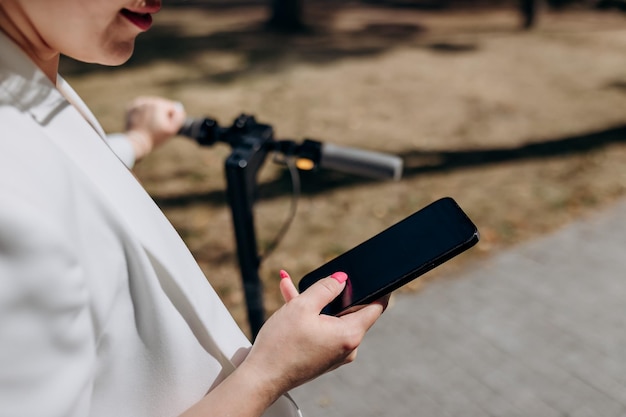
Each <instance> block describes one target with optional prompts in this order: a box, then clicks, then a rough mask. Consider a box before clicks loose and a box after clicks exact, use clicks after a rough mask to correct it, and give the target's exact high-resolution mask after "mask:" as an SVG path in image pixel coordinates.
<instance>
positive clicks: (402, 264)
mask: <svg viewBox="0 0 626 417" xmlns="http://www.w3.org/2000/svg"><path fill="white" fill-rule="evenodd" d="M477 241H478V230H477V228H476V226H475V225H474V224H473V223H472V221H471V220H470V219H469V217H468V216H467V215H466V214H465V213H464V212H463V210H461V208H460V207H459V206H458V204H457V203H456V202H455V201H454V200H453V199H452V198H449V197H446V198H442V199H440V200H437V201H435V202H434V203H432V204H430V205H428V206H426V207H425V208H423V209H421V210H419V211H418V212H416V213H414V214H412V215H411V216H409V217H407V218H405V219H404V220H402V221H400V222H399V223H396V224H395V225H393V226H391V227H389V228H388V229H386V230H385V231H383V232H381V233H379V234H378V235H376V236H374V237H372V238H370V239H369V240H367V241H365V242H363V243H361V244H360V245H358V246H356V247H355V248H353V249H351V250H349V251H348V252H345V253H344V254H342V255H339V256H338V257H337V258H335V259H333V260H331V261H330V262H328V263H327V264H325V265H323V266H321V267H320V268H318V269H316V270H314V271H312V272H310V273H308V274H307V275H305V276H304V277H303V278H302V280H301V281H300V283H299V289H300V291H301V292H302V291H304V290H305V289H306V288H308V287H309V286H311V285H312V284H313V283H314V282H316V281H317V280H319V279H321V278H324V277H326V276H329V275H330V274H332V273H334V272H337V271H342V272H345V273H346V274H348V281H347V284H346V288H345V289H344V291H343V292H342V294H340V295H339V297H337V298H336V299H335V300H334V301H333V302H332V303H330V304H329V305H328V306H327V307H326V308H325V309H324V310H323V311H322V312H323V313H325V314H333V315H336V314H339V313H340V312H342V311H344V310H346V309H347V308H349V307H351V306H354V305H360V304H367V303H370V302H372V301H374V300H376V299H378V298H380V297H382V296H383V295H385V294H387V293H389V292H391V291H393V290H395V289H397V288H399V287H400V286H402V285H404V284H406V283H407V282H409V281H410V280H412V279H415V278H417V277H418V276H420V275H422V274H424V273H425V272H427V271H429V270H431V269H433V268H434V267H436V266H438V265H440V264H441V263H443V262H445V261H447V260H448V259H450V258H452V257H454V256H456V255H457V254H459V253H461V252H463V251H464V250H466V249H468V248H469V247H471V246H473V245H474V244H475V243H476V242H477Z"/></svg>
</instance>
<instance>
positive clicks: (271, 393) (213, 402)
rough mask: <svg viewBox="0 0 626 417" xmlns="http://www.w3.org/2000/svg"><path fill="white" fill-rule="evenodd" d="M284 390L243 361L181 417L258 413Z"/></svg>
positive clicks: (256, 416)
mask: <svg viewBox="0 0 626 417" xmlns="http://www.w3.org/2000/svg"><path fill="white" fill-rule="evenodd" d="M282 394H283V393H282V392H281V391H280V390H277V389H276V386H275V385H274V384H272V383H271V382H270V380H269V379H268V378H267V377H266V374H264V373H263V372H262V371H261V370H257V369H256V368H255V367H254V366H246V365H245V361H244V363H243V364H242V365H241V366H240V367H238V368H237V369H236V370H235V371H234V372H233V373H232V374H230V375H229V376H228V377H227V378H226V379H225V380H224V381H222V382H221V383H220V384H219V385H217V386H216V387H215V388H214V389H213V390H211V391H210V392H209V393H208V394H207V395H206V396H205V397H204V398H202V399H201V400H200V401H199V402H198V403H196V404H195V405H194V406H192V407H191V408H190V409H188V410H187V411H186V412H185V413H183V414H182V415H181V416H180V417H200V416H202V417H213V416H216V417H218V416H219V417H223V416H225V415H233V416H238V417H259V416H261V415H262V414H263V413H264V412H265V410H267V409H268V408H269V407H270V406H271V405H272V404H273V403H274V402H275V401H276V400H277V399H278V398H279V397H280V396H281V395H282Z"/></svg>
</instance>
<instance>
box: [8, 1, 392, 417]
mask: <svg viewBox="0 0 626 417" xmlns="http://www.w3.org/2000/svg"><path fill="white" fill-rule="evenodd" d="M160 6H161V5H160V0H147V1H137V0H0V29H1V32H0V404H2V406H1V407H0V414H1V415H7V416H18V415H19V416H37V417H39V416H42V415H46V416H101V415H102V416H104V415H107V416H110V415H119V416H131V415H132V416H134V417H136V416H174V415H184V416H227V415H232V416H239V417H246V416H260V415H263V414H264V413H265V415H268V416H292V415H298V414H299V411H298V410H297V407H295V406H294V404H293V402H292V401H290V399H289V398H288V396H286V393H287V392H288V390H290V389H292V388H294V387H296V386H298V385H300V384H302V383H304V382H306V381H308V380H310V379H312V378H315V377H316V376H318V375H321V374H323V373H324V372H326V371H328V370H331V369H333V368H336V367H338V366H340V365H342V364H344V363H347V362H350V361H351V360H353V359H354V357H355V355H356V349H357V346H358V345H359V343H360V342H361V340H362V338H363V336H364V334H365V332H366V331H367V330H368V329H369V327H370V326H371V325H372V324H373V323H374V322H375V321H376V319H377V318H378V317H379V316H380V314H381V313H382V311H383V309H384V306H385V304H386V301H381V302H379V303H374V304H372V305H369V306H366V307H364V308H363V309H361V310H360V311H358V312H355V313H351V314H347V315H345V316H343V317H341V318H336V317H329V316H324V315H320V314H319V312H320V310H321V308H322V307H323V306H325V305H326V304H327V303H328V302H330V301H331V300H332V299H333V298H334V297H335V296H337V295H338V294H339V293H340V292H341V290H342V289H343V287H344V286H345V280H346V275H345V274H343V273H336V274H333V276H332V277H328V278H325V279H323V280H321V281H320V282H319V283H317V284H316V285H314V286H313V287H311V288H310V289H308V290H307V291H306V292H304V293H302V294H298V292H297V290H296V288H295V287H294V285H293V283H292V282H291V279H290V278H289V277H288V275H287V274H286V273H284V274H283V278H284V279H283V280H281V284H280V285H281V292H282V294H283V297H284V298H285V301H286V303H285V305H284V306H283V307H282V308H281V309H279V310H278V311H277V312H276V313H275V314H274V315H273V316H272V317H270V319H269V320H268V321H267V323H266V325H265V326H264V327H263V329H262V330H261V331H260V333H259V335H258V337H257V339H256V341H255V343H254V345H253V346H252V347H250V345H249V342H248V341H247V339H246V338H245V337H244V336H243V335H242V333H241V332H240V331H239V329H238V328H237V326H236V324H235V323H234V321H233V320H232V318H231V317H230V315H229V314H228V312H227V311H226V310H225V308H224V306H223V305H222V304H221V302H220V301H219V298H218V297H217V295H216V294H215V292H214V291H213V290H212V288H211V287H210V286H209V284H208V283H207V281H206V279H205V278H204V276H203V275H202V273H201V271H200V269H199V267H198V266H197V264H196V263H195V262H194V260H193V258H192V256H191V255H190V253H189V251H188V250H187V248H186V247H185V246H184V244H183V242H182V241H181V240H180V238H179V237H178V235H177V234H176V232H175V231H174V229H173V228H172V227H171V225H170V224H169V223H168V222H167V221H166V219H165V218H164V216H163V215H162V214H161V213H160V211H159V210H158V208H157V207H156V206H155V205H154V203H153V202H152V200H151V199H150V198H149V196H148V195H147V194H146V193H145V191H144V190H143V189H142V188H141V186H140V185H139V184H138V183H137V181H136V180H135V179H134V177H133V176H132V174H131V173H130V172H129V171H128V169H127V168H126V167H125V166H124V164H123V163H122V162H121V161H120V159H118V158H117V157H116V156H115V154H114V153H113V152H112V151H111V149H110V148H109V147H108V146H107V144H106V142H105V141H104V140H103V139H104V133H103V132H102V129H101V127H100V125H99V124H98V122H97V121H96V120H95V118H94V117H93V115H92V114H91V112H90V111H89V110H88V109H87V107H86V106H85V104H84V103H83V102H82V100H81V99H80V98H79V97H78V96H77V95H76V94H75V93H74V91H73V90H72V89H71V88H70V87H69V86H68V85H67V84H66V83H65V81H64V80H63V79H62V78H60V77H59V76H58V75H57V71H58V64H59V57H60V55H61V54H64V55H68V56H70V57H72V58H74V59H78V60H81V61H85V62H95V63H100V64H106V65H119V64H122V63H123V62H125V61H126V60H127V59H128V58H129V57H130V55H131V54H132V51H133V47H134V40H135V37H136V36H137V35H138V34H140V33H141V32H143V31H145V30H147V29H148V28H149V27H150V25H151V22H152V14H154V13H156V12H157V11H158V10H159V8H160ZM140 114H144V115H146V114H147V115H149V117H148V119H149V120H150V121H151V122H150V123H147V122H146V123H144V122H141V121H139V122H138V125H139V126H141V128H139V132H140V135H139V137H140V136H141V132H143V133H142V134H144V135H154V137H161V138H162V137H167V136H168V135H171V134H172V133H174V132H176V131H177V130H178V128H179V127H180V126H181V124H182V121H183V119H184V112H183V111H182V110H181V109H178V110H177V109H175V108H173V107H172V106H171V105H159V106H153V107H152V108H150V109H148V110H145V112H144V113H140ZM140 119H141V118H140ZM142 129H143V130H142ZM131 136H132V135H131ZM144 139H145V137H144ZM150 140H152V139H150ZM140 141H141V138H140Z"/></svg>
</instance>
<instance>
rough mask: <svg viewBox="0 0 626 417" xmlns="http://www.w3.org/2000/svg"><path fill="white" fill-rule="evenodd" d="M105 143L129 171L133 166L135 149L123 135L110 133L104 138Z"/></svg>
mask: <svg viewBox="0 0 626 417" xmlns="http://www.w3.org/2000/svg"><path fill="white" fill-rule="evenodd" d="M106 142H107V143H108V145H109V147H110V148H111V150H112V151H113V153H115V154H116V155H117V157H118V158H120V160H121V161H122V162H123V163H124V165H126V166H127V167H128V168H129V169H131V168H132V167H133V166H135V162H136V158H135V149H134V148H133V145H132V144H131V143H130V141H129V140H128V138H127V137H126V135H125V134H123V133H110V134H108V135H107V136H106Z"/></svg>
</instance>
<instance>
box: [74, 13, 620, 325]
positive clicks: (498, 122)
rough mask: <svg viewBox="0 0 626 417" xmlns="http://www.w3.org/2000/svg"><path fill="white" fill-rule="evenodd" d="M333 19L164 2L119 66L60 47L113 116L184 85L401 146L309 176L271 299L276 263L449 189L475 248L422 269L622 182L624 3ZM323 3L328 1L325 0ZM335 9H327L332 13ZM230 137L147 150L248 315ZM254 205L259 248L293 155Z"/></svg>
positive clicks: (156, 177)
mask: <svg viewBox="0 0 626 417" xmlns="http://www.w3.org/2000/svg"><path fill="white" fill-rule="evenodd" d="M311 13H313V14H314V17H315V19H321V20H316V21H318V22H324V24H323V25H321V26H319V27H316V28H315V30H312V31H310V32H308V33H305V34H301V35H298V36H289V37H286V36H283V35H278V34H271V33H267V32H266V31H264V30H263V26H262V22H263V21H264V20H265V18H266V11H265V9H264V8H263V7H260V6H254V5H253V6H248V7H239V8H217V7H202V6H198V5H195V6H194V4H193V3H189V4H187V5H186V6H184V7H183V6H179V7H176V8H172V9H170V10H166V11H163V12H162V13H161V14H160V15H159V16H158V19H157V21H156V25H155V27H154V28H153V30H152V31H151V32H150V33H148V34H146V35H144V36H142V37H141V38H140V41H139V42H138V45H137V53H136V55H135V57H134V58H133V59H132V60H131V61H130V62H129V63H128V64H127V65H126V66H124V67H122V68H118V69H106V68H102V67H93V66H90V67H85V66H79V65H76V64H74V63H72V62H67V63H65V64H64V65H65V66H64V68H65V75H66V78H67V79H68V80H69V81H70V82H71V83H72V85H74V87H75V88H76V89H77V90H78V92H79V93H80V94H82V96H83V97H84V98H85V100H86V102H87V103H88V104H89V105H90V106H91V108H92V109H93V110H94V113H95V114H96V115H97V116H98V117H99V118H100V120H101V122H102V124H103V126H104V127H105V129H107V130H109V131H115V130H119V129H121V128H122V127H123V114H124V103H125V102H127V101H128V100H130V99H131V98H133V97H135V96H136V95H146V94H156V95H163V96H166V97H170V98H172V99H176V100H180V101H181V102H183V103H184V104H185V106H186V109H187V111H188V112H189V114H190V115H194V116H203V115H210V116H212V117H214V118H216V119H217V120H218V121H220V123H221V124H223V125H228V124H230V122H231V121H232V120H233V119H234V118H235V117H236V116H237V115H238V114H240V113H242V112H245V113H249V114H253V115H255V116H256V117H257V119H258V120H260V121H262V122H266V123H270V124H272V125H273V127H274V129H275V131H276V136H277V137H278V138H292V139H296V140H300V139H303V138H305V137H309V138H315V139H318V140H322V141H327V142H332V143H336V144H341V145H348V146H358V147H362V148H365V149H371V150H378V151H383V152H390V153H393V154H396V155H399V156H401V157H402V158H403V159H404V162H405V172H404V177H403V179H402V180H400V181H398V182H380V181H378V182H377V181H370V180H364V179H359V178H355V177H352V176H348V175H339V174H336V173H328V172H315V173H307V175H303V176H302V196H301V197H300V199H299V206H298V211H297V214H296V217H295V219H294V221H293V224H292V226H291V228H290V229H289V231H288V233H287V235H286V236H285V238H284V240H283V241H282V242H281V243H280V245H279V246H278V248H277V249H276V251H275V252H274V253H273V254H272V256H271V257H269V258H268V259H266V260H265V261H264V263H263V264H262V267H261V276H262V277H263V280H264V286H265V293H266V295H265V304H266V308H267V310H268V312H271V311H272V310H274V309H275V308H277V307H278V306H279V305H280V303H281V300H280V298H279V294H278V291H277V289H278V285H277V283H278V280H279V278H278V270H279V269H281V268H284V269H286V270H288V271H289V272H290V273H291V274H292V276H293V277H295V278H298V277H300V276H302V275H303V274H305V273H306V272H308V271H309V270H311V269H313V268H315V267H317V266H318V265H320V264H321V263H323V262H324V261H325V260H327V259H329V258H331V257H333V256H335V255H338V254H339V253H341V252H343V251H345V250H347V249H349V248H350V247H352V246H353V245H355V244H357V243H359V242H361V241H363V240H365V239H366V238H368V237H370V236H371V235H373V234H374V233H377V232H379V231H381V230H382V229H384V228H385V227H387V226H389V225H391V224H392V223H395V222H396V221H398V220H400V219H402V218H403V217H405V216H407V215H408V214H410V213H412V212H414V211H416V210H417V209H419V208H421V207H423V206H425V205H426V204H428V203H429V202H431V201H433V200H435V199H437V198H439V197H442V196H452V197H454V198H455V199H456V200H457V201H458V202H459V203H460V204H461V206H462V207H464V208H465V209H466V211H467V212H468V213H469V215H470V217H472V218H473V220H474V221H475V222H476V224H477V225H478V227H479V229H480V231H481V236H482V239H481V242H480V243H479V244H478V246H477V247H476V248H474V249H473V250H471V251H470V252H468V253H466V254H464V255H463V256H461V257H459V258H457V259H455V260H454V261H452V262H450V263H449V264H448V265H446V266H445V267H442V268H440V269H438V270H435V271H432V272H431V273H429V274H428V275H427V276H426V277H424V278H423V279H420V280H417V281H415V283H414V284H412V285H410V286H409V287H408V288H407V289H405V290H414V291H415V290H419V288H420V287H421V286H423V285H427V283H428V282H429V280H431V279H433V278H435V277H443V276H445V275H446V272H449V271H450V269H454V268H463V267H464V266H465V265H467V262H472V261H475V260H476V259H479V258H486V257H488V256H490V255H492V254H493V253H495V252H497V251H499V250H502V249H503V248H506V247H509V246H511V245H515V244H519V243H520V242H523V241H526V240H528V239H532V238H535V237H537V236H540V235H542V234H545V233H549V232H550V231H553V230H555V229H557V228H559V227H562V226H563V225H565V224H567V223H568V222H570V221H572V220H573V219H576V218H579V217H581V216H585V215H586V214H588V213H589V212H591V211H593V210H595V209H597V208H598V207H600V206H602V205H605V204H607V203H609V202H611V201H613V200H614V199H616V198H618V197H620V196H623V195H624V193H625V190H626V163H625V162H626V146H625V141H626V25H625V23H626V22H625V16H624V15H622V14H620V13H619V12H615V11H612V12H596V11H591V10H582V9H580V10H573V9H572V10H566V11H562V12H558V13H557V12H548V11H546V10H544V11H543V12H542V13H541V16H540V19H539V23H538V26H537V27H536V28H535V29H534V30H532V31H528V32H527V31H522V30H520V29H519V26H520V17H519V15H518V13H517V11H516V10H514V9H512V8H506V7H501V8H499V9H482V10H454V9H452V10H440V11H423V10H417V9H410V8H396V9H391V8H382V7H375V6H364V5H348V6H345V7H342V8H339V9H333V10H330V9H324V10H318V11H312V12H311ZM315 13H317V14H315ZM322 15H324V16H322ZM229 152H230V150H229V148H228V147H227V146H226V145H215V146H213V147H202V148H201V147H198V146H197V145H196V144H195V143H193V142H192V141H189V140H187V139H184V138H176V139H174V140H172V141H171V142H170V143H168V144H167V145H166V146H164V147H163V148H161V149H159V150H158V151H157V152H155V153H154V154H153V155H151V156H150V157H149V158H148V159H146V160H144V161H142V162H141V163H140V164H139V165H138V166H137V168H136V174H137V176H138V178H139V179H140V180H141V181H142V182H143V183H144V184H145V187H146V188H147V190H148V191H149V192H150V194H151V195H152V196H153V197H154V198H155V200H156V201H157V203H158V204H159V205H160V206H161V207H162V209H163V210H164V212H165V213H166V215H167V216H168V217H169V218H170V220H171V221H172V222H173V224H174V226H175V227H176V228H177V230H178V231H179V232H180V234H181V235H182V237H183V238H184V239H185V241H186V242H187V244H188V245H189V247H190V248H191V250H192V252H193V254H194V255H195V257H196V258H197V260H198V261H199V263H200V265H201V266H202V268H203V269H204V270H205V272H206V275H207V277H208V279H209V281H210V282H211V283H212V284H213V285H214V287H215V288H216V289H217V291H218V292H219V294H220V295H221V297H222V299H223V300H224V302H225V303H226V304H227V306H228V307H229V309H230V310H231V312H232V313H233V315H234V317H235V318H236V320H237V321H238V322H239V323H240V325H241V326H242V327H243V328H244V329H247V324H246V318H245V304H244V300H243V294H242V291H241V284H240V276H239V271H238V266H237V261H236V255H235V245H234V237H233V232H232V225H231V217H230V212H229V207H228V205H227V202H226V197H225V179H224V172H223V162H224V159H225V157H226V156H227V155H228V154H229ZM259 183H260V194H259V199H258V201H257V204H256V206H255V210H256V211H255V218H256V222H257V224H256V226H257V235H258V240H259V244H260V246H261V249H262V248H263V247H265V246H267V244H268V242H270V241H271V240H272V239H273V237H274V236H275V234H276V233H277V231H278V229H279V228H280V226H281V225H282V223H283V221H284V220H285V218H286V217H287V216H288V214H289V207H290V200H291V195H290V194H291V193H290V183H289V180H288V176H287V174H286V173H285V171H284V169H283V168H282V167H280V166H278V165H275V164H273V163H272V162H271V161H269V162H268V163H267V164H266V165H265V168H264V169H263V171H262V172H261V175H260V178H259Z"/></svg>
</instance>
